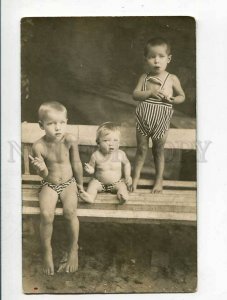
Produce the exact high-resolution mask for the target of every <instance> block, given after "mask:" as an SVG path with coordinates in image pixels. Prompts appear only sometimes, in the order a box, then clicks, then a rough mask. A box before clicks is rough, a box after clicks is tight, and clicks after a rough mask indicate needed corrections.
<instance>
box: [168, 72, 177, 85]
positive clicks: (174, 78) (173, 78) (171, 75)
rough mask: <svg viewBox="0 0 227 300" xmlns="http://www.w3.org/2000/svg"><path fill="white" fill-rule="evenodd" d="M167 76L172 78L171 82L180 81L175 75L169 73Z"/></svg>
mask: <svg viewBox="0 0 227 300" xmlns="http://www.w3.org/2000/svg"><path fill="white" fill-rule="evenodd" d="M169 77H170V79H171V80H172V83H173V84H175V83H179V82H180V80H179V78H178V77H177V76H176V75H174V74H169Z"/></svg>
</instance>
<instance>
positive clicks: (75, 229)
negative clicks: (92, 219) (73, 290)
mask: <svg viewBox="0 0 227 300" xmlns="http://www.w3.org/2000/svg"><path fill="white" fill-rule="evenodd" d="M77 192H78V191H77V185H76V183H75V182H72V183H71V184H70V185H69V186H67V187H66V188H65V189H64V190H63V191H62V192H61V194H60V197H61V200H62V203H63V214H64V217H65V219H66V221H67V222H68V225H69V230H70V249H69V254H68V260H67V262H66V263H65V265H64V270H65V272H67V273H68V272H70V273H73V272H76V271H77V269H78V238H79V220H78V218H77ZM59 271H62V266H60V268H59V269H58V272H59Z"/></svg>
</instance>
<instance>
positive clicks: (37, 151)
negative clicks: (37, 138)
mask: <svg viewBox="0 0 227 300" xmlns="http://www.w3.org/2000/svg"><path fill="white" fill-rule="evenodd" d="M32 155H33V156H31V155H29V158H30V160H31V163H32V165H33V166H34V168H35V170H36V172H37V174H38V175H39V176H41V177H42V178H45V177H47V176H48V169H47V166H46V164H45V162H44V159H43V156H42V145H41V143H35V144H33V146H32Z"/></svg>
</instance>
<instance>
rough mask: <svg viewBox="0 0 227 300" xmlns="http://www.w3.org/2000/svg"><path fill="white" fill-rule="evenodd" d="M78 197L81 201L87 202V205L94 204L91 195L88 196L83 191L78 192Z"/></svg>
mask: <svg viewBox="0 0 227 300" xmlns="http://www.w3.org/2000/svg"><path fill="white" fill-rule="evenodd" d="M79 197H80V199H81V200H82V201H84V202H87V203H94V199H93V197H91V195H89V194H88V193H87V192H85V191H80V193H79Z"/></svg>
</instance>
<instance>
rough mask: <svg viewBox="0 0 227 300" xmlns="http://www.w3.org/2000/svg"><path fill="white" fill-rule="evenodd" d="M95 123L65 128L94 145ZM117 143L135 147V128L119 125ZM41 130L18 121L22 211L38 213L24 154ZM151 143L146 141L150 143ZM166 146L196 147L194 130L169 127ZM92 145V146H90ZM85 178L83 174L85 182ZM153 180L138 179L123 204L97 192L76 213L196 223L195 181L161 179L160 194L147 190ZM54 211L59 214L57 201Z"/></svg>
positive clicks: (35, 184) (34, 179) (89, 217)
mask: <svg viewBox="0 0 227 300" xmlns="http://www.w3.org/2000/svg"><path fill="white" fill-rule="evenodd" d="M96 130H97V126H88V125H68V132H72V133H73V134H74V135H75V136H77V138H78V144H79V145H80V146H89V147H91V146H92V147H93V148H94V147H95V145H96V142H95V137H96ZM121 133H122V138H121V146H122V147H130V148H131V147H136V140H135V129H134V128H122V130H121ZM43 134H44V131H42V130H41V129H40V128H39V126H38V124H36V123H26V122H24V123H22V162H23V166H22V170H23V174H22V189H23V191H22V195H23V210H22V211H23V214H24V215H38V214H39V213H40V210H39V202H38V190H39V184H40V179H41V178H40V177H39V176H37V175H33V174H31V171H30V163H29V158H28V155H29V153H30V152H31V145H32V144H33V143H34V141H36V140H37V139H39V138H40V137H41V136H42V135H43ZM151 146H152V145H151V144H150V147H151ZM165 147H166V148H169V149H187V150H189V149H190V150H192V149H194V150H195V149H196V139H195V130H193V129H187V130H185V129H183V130H182V129H170V132H169V135H168V140H167V142H166V146H165ZM93 148H92V149H93ZM88 181H89V178H88V177H84V183H85V185H86V184H87V183H88ZM152 184H153V181H152V180H147V179H141V180H140V181H139V186H138V190H137V192H135V193H130V197H129V201H128V202H127V204H124V205H119V204H118V200H117V199H116V195H112V194H107V193H101V194H98V196H97V199H96V201H95V203H94V204H86V203H84V202H83V203H82V202H79V203H78V217H79V219H80V220H81V221H83V220H85V221H91V222H93V221H99V222H102V221H111V222H122V223H128V222H133V223H160V222H168V223H180V224H189V225H195V224H196V183H195V182H193V181H164V191H163V193H162V194H151V188H152ZM55 213H56V215H62V205H61V203H60V202H58V204H57V207H56V212H55Z"/></svg>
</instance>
